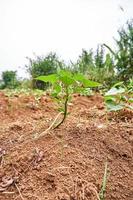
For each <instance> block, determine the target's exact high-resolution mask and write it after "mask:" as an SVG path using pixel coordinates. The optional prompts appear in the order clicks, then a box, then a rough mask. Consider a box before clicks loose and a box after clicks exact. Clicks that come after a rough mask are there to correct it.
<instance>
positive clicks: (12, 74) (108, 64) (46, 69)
mask: <svg viewBox="0 0 133 200" xmlns="http://www.w3.org/2000/svg"><path fill="white" fill-rule="evenodd" d="M118 35H119V37H118V39H114V40H115V44H116V47H115V49H112V48H111V47H109V46H108V44H101V45H98V46H97V49H96V51H94V50H93V49H90V50H85V49H83V50H82V53H81V55H79V57H78V59H77V61H76V62H72V61H70V63H69V64H66V63H65V62H64V61H63V60H61V59H60V58H59V57H58V56H57V54H56V53H53V52H50V53H49V54H48V55H46V56H35V57H34V59H31V58H29V57H27V59H28V65H26V66H25V67H26V69H27V73H29V75H30V79H24V80H19V79H18V78H17V72H16V71H3V73H2V78H1V80H0V89H5V88H9V89H14V88H17V87H18V88H31V89H41V90H44V89H46V88H47V87H48V84H46V83H43V82H40V81H38V80H35V78H36V77H38V76H40V75H49V74H53V73H56V72H57V70H59V69H69V70H70V71H72V72H74V73H82V74H84V75H85V76H86V77H87V78H88V79H91V80H94V81H97V82H99V83H102V85H103V87H106V88H109V87H111V86H112V85H113V84H115V83H116V82H119V81H124V83H125V84H127V83H128V82H129V81H130V82H131V80H132V79H133V19H131V20H130V21H128V22H127V23H126V25H125V26H123V27H122V28H120V29H119V30H118Z"/></svg>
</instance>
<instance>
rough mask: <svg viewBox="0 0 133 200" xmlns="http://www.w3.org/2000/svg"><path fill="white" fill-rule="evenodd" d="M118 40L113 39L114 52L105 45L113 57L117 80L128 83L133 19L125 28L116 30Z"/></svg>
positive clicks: (132, 57)
mask: <svg viewBox="0 0 133 200" xmlns="http://www.w3.org/2000/svg"><path fill="white" fill-rule="evenodd" d="M118 35H119V38H118V39H115V42H116V47H117V48H116V50H115V51H114V50H112V49H111V48H110V47H109V46H108V45H107V44H104V46H105V47H107V48H108V49H109V51H110V52H111V54H112V55H113V60H114V62H115V69H116V75H117V79H118V80H119V81H124V82H126V83H128V80H129V79H131V78H133V19H131V20H130V21H128V22H127V24H126V26H125V27H122V28H121V29H119V30H118Z"/></svg>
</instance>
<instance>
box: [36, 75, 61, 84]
mask: <svg viewBox="0 0 133 200" xmlns="http://www.w3.org/2000/svg"><path fill="white" fill-rule="evenodd" d="M36 80H39V81H43V82H50V83H52V84H53V83H55V82H57V80H58V76H57V74H51V75H47V76H39V77H37V78H36Z"/></svg>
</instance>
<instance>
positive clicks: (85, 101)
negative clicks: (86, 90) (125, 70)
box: [0, 92, 133, 200]
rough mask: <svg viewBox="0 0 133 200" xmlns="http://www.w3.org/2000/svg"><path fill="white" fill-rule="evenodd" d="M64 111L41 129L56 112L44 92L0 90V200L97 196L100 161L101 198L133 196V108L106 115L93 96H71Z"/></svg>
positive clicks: (76, 199)
mask: <svg viewBox="0 0 133 200" xmlns="http://www.w3.org/2000/svg"><path fill="white" fill-rule="evenodd" d="M69 111H70V114H69V115H68V116H67V119H66V121H65V122H64V123H63V124H62V125H61V126H60V127H59V128H57V129H54V130H53V129H51V130H49V131H47V132H45V130H46V129H47V128H48V127H49V126H50V124H51V123H52V122H53V120H54V118H55V117H56V116H57V114H58V110H57V105H56V104H55V103H54V102H53V101H52V100H51V99H50V97H49V96H48V95H46V96H42V97H41V98H40V99H39V100H36V99H35V97H34V96H25V95H18V96H14V97H7V96H6V95H4V94H3V93H2V92H1V93H0V200H98V193H99V192H100V190H101V186H102V180H103V175H104V168H105V164H106V162H107V164H108V176H107V187H106V191H105V195H106V197H105V199H106V200H132V199H133V187H132V186H133V112H131V111H128V110H124V111H120V112H118V113H117V114H114V113H111V114H107V113H106V109H105V106H104V103H103V98H102V97H101V96H100V95H99V94H96V95H95V96H91V97H83V96H79V95H76V94H75V95H74V96H73V99H72V102H71V103H70V104H69ZM42 133H43V136H41V137H39V134H41V135H42Z"/></svg>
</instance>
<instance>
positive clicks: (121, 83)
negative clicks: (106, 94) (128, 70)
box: [112, 81, 123, 88]
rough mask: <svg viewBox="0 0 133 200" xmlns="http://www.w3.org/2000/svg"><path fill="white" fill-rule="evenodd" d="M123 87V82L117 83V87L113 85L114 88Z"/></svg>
mask: <svg viewBox="0 0 133 200" xmlns="http://www.w3.org/2000/svg"><path fill="white" fill-rule="evenodd" d="M122 85H123V81H121V82H118V83H116V84H115V85H113V87H112V88H115V87H118V86H122Z"/></svg>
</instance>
